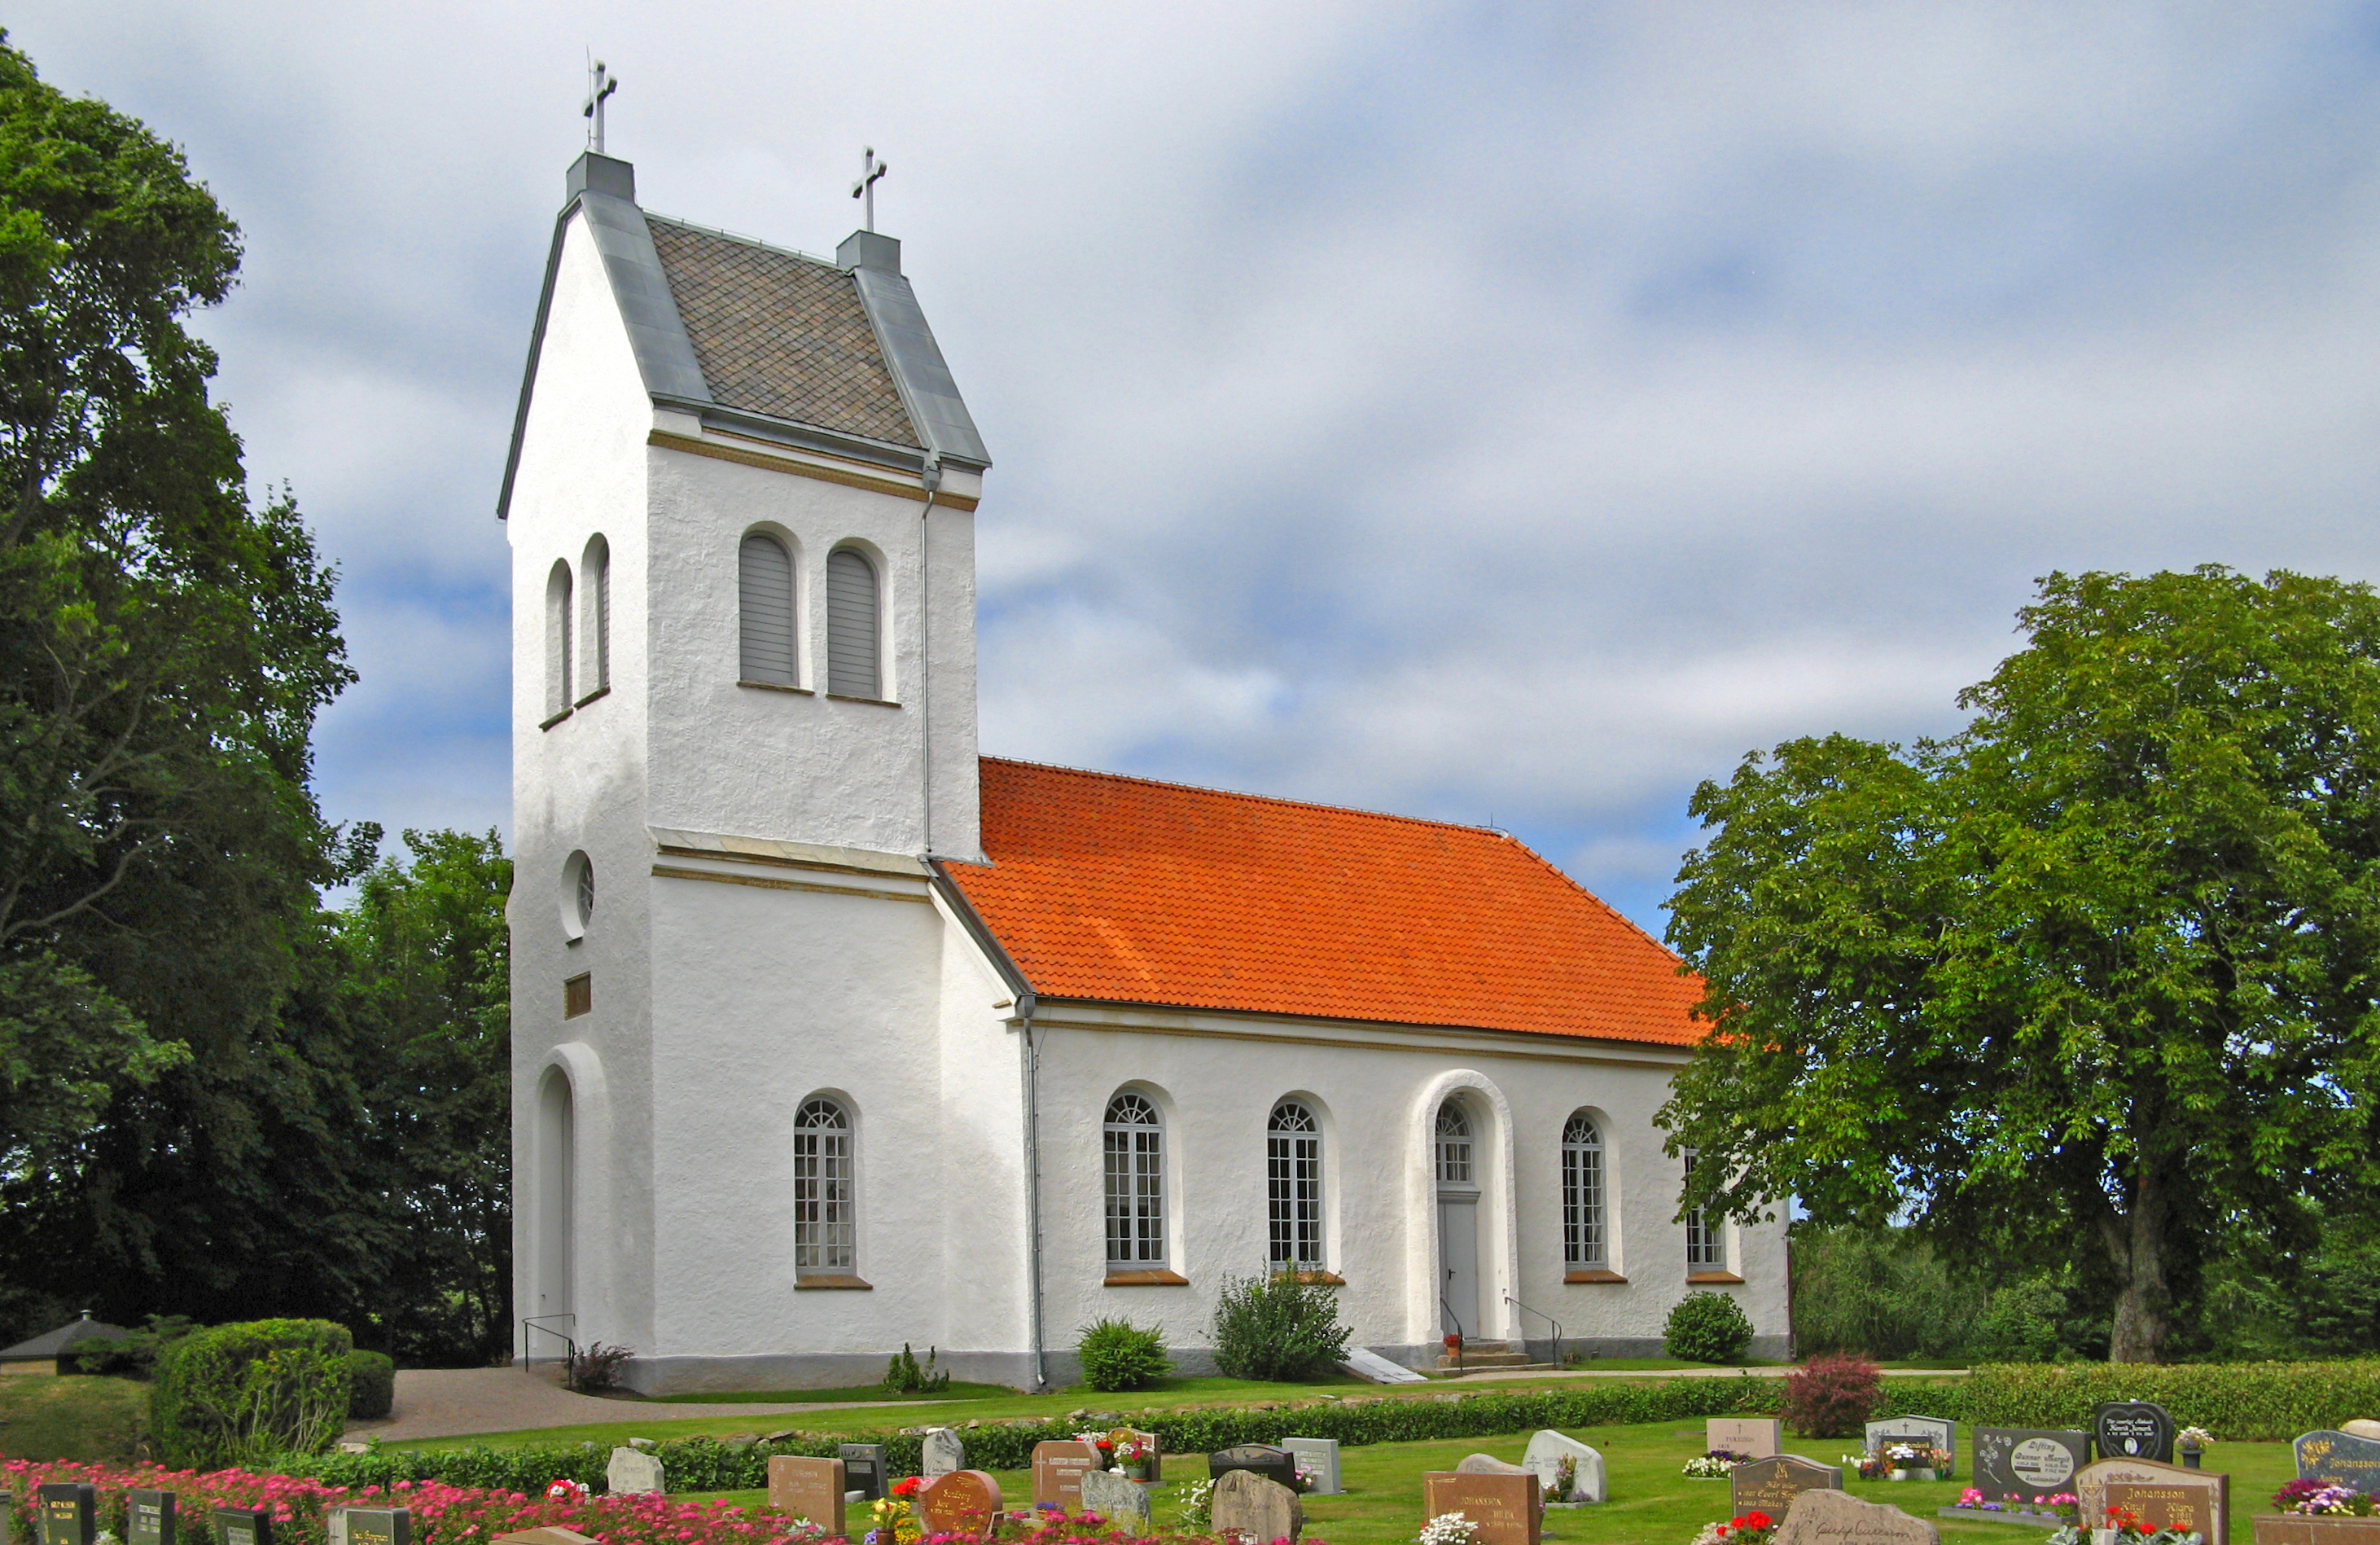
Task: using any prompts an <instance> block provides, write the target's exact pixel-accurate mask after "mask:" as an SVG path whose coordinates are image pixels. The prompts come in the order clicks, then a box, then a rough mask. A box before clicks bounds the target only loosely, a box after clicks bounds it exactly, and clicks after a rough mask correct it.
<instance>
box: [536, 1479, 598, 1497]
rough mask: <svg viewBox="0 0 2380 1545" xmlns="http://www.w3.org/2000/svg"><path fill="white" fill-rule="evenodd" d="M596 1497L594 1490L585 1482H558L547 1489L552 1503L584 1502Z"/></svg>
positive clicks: (546, 1492)
mask: <svg viewBox="0 0 2380 1545" xmlns="http://www.w3.org/2000/svg"><path fill="white" fill-rule="evenodd" d="M592 1495H594V1488H592V1487H590V1486H589V1485H588V1484H587V1483H586V1482H585V1481H583V1480H557V1481H555V1482H554V1483H553V1485H551V1486H549V1487H547V1488H546V1489H545V1500H546V1501H547V1502H585V1501H586V1500H587V1499H588V1498H589V1497H590V1496H592Z"/></svg>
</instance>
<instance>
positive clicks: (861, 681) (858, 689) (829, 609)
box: [826, 547, 884, 698]
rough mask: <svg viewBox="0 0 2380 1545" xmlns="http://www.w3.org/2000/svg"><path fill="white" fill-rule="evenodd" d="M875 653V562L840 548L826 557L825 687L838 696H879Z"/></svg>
mask: <svg viewBox="0 0 2380 1545" xmlns="http://www.w3.org/2000/svg"><path fill="white" fill-rule="evenodd" d="M876 656H877V623H876V566H875V565H874V564H871V563H869V562H868V558H867V556H866V554H860V553H855V552H853V551H852V550H851V549H850V548H848V547H844V548H839V549H837V550H836V551H835V552H833V553H831V554H828V555H827V560H826V689H827V690H828V691H829V692H832V693H833V694H834V695H835V696H836V697H838V698H881V697H882V696H883V695H884V692H883V677H882V674H881V673H880V671H879V669H878V665H877V658H876Z"/></svg>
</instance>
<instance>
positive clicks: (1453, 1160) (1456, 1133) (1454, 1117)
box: [1438, 1100, 1478, 1186]
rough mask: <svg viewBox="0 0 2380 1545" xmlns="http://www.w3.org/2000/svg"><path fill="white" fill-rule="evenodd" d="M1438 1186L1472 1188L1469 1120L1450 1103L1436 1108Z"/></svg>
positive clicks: (1457, 1106) (1460, 1110)
mask: <svg viewBox="0 0 2380 1545" xmlns="http://www.w3.org/2000/svg"><path fill="white" fill-rule="evenodd" d="M1438 1183H1439V1185H1440V1186H1475V1185H1477V1184H1478V1182H1477V1181H1475V1179H1473V1178H1472V1168H1471V1118H1470V1117H1469V1116H1468V1115H1466V1114H1464V1113H1463V1107H1462V1106H1460V1105H1458V1104H1456V1103H1455V1102H1454V1101H1451V1100H1450V1101H1446V1103H1444V1104H1442V1105H1440V1106H1439V1108H1438Z"/></svg>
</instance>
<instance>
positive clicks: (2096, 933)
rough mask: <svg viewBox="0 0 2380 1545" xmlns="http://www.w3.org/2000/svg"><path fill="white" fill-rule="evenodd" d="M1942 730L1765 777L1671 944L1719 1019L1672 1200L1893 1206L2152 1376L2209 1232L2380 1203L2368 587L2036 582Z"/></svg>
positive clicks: (1727, 1205) (1754, 770)
mask: <svg viewBox="0 0 2380 1545" xmlns="http://www.w3.org/2000/svg"><path fill="white" fill-rule="evenodd" d="M2019 615H2020V621H2021V624H2022V629H2023V631H2024V633H2025V634H2026V635H2027V642H2026V644H2025V647H2024V648H2023V649H2022V650H2021V651H2019V652H2018V653H2016V654H2014V655H2012V656H2011V657H2010V658H2009V659H2008V660H2006V661H2004V662H2003V663H2001V665H2000V667H1999V668H1998V671H1997V672H1995V673H1994V674H1993V675H1992V676H1991V678H1990V679H1989V680H1987V681H1985V682H1984V683H1982V684H1981V685H1979V686H1977V687H1972V688H1970V689H1968V691H1967V692H1965V693H1964V694H1963V695H1962V696H1961V706H1962V707H1964V708H1967V709H1969V710H1971V711H1972V712H1973V719H1972V721H1971V722H1970V724H1968V726H1967V728H1966V729H1965V730H1964V731H1963V732H1961V734H1959V735H1957V736H1953V737H1951V738H1950V739H1948V740H1944V741H1939V742H1931V741H1929V742H1922V743H1920V744H1919V745H1917V746H1916V747H1914V748H1910V749H1906V750H1904V749H1903V748H1900V747H1896V746H1886V745H1877V744H1873V743H1869V742H1864V741H1860V740H1855V739H1852V738H1849V737H1846V736H1828V737H1826V738H1823V739H1804V740H1797V741H1793V742H1791V743H1789V744H1787V745H1784V746H1780V747H1779V748H1777V749H1776V751H1775V752H1774V753H1772V754H1771V755H1770V756H1767V757H1762V756H1760V755H1758V754H1755V755H1753V756H1751V757H1748V758H1747V759H1746V760H1745V761H1744V762H1743V766H1742V767H1740V768H1739V769H1738V770H1737V772H1736V773H1735V775H1734V776H1733V778H1732V779H1731V780H1730V781H1729V782H1728V783H1727V784H1725V785H1719V784H1716V783H1710V784H1705V785H1703V786H1702V787H1701V788H1700V789H1698V790H1697V791H1696V792H1695V795H1694V803H1693V809H1694V813H1695V814H1696V815H1698V816H1700V817H1701V818H1702V820H1703V821H1704V823H1705V826H1706V832H1707V834H1708V835H1707V840H1706V843H1705V845H1703V846H1702V847H1701V848H1699V849H1697V850H1696V851H1694V852H1693V853H1690V854H1689V855H1688V856H1687V858H1686V861H1685V865H1684V868H1683V870H1682V871H1681V874H1680V876H1679V880H1680V885H1679V889H1678V892H1677V894H1676V895H1675V896H1674V897H1673V898H1672V901H1671V904H1670V905H1671V909H1672V920H1671V923H1670V940H1671V942H1672V943H1675V944H1677V945H1678V947H1679V948H1680V949H1681V951H1682V953H1683V954H1684V955H1686V957H1687V959H1688V961H1689V963H1690V964H1691V966H1692V967H1694V969H1697V970H1699V971H1700V972H1701V973H1702V974H1703V976H1704V978H1705V979H1706V982H1707V983H1708V992H1707V994H1706V997H1705V999H1704V1001H1703V1012H1704V1014H1705V1015H1706V1016H1707V1017H1709V1018H1710V1019H1711V1020H1713V1021H1714V1028H1713V1033H1712V1034H1711V1035H1710V1036H1708V1037H1707V1038H1706V1040H1705V1041H1704V1042H1703V1044H1702V1045H1701V1046H1700V1047H1699V1048H1698V1049H1697V1052H1696V1053H1695V1056H1694V1060H1693V1062H1692V1063H1691V1064H1690V1065H1689V1066H1688V1068H1687V1069H1686V1070H1685V1071H1684V1072H1683V1073H1682V1075H1681V1077H1679V1079H1678V1080H1677V1082H1676V1085H1675V1087H1674V1090H1673V1095H1672V1099H1671V1101H1670V1104H1669V1105H1668V1106H1667V1107H1665V1108H1664V1111H1663V1113H1662V1117H1661V1119H1662V1121H1663V1123H1664V1125H1667V1126H1668V1127H1669V1129H1670V1133H1671V1137H1670V1145H1671V1149H1672V1151H1676V1150H1680V1149H1682V1147H1683V1146H1685V1144H1686V1142H1687V1140H1688V1137H1689V1136H1690V1137H1691V1140H1692V1144H1693V1146H1694V1148H1695V1150H1697V1152H1698V1155H1699V1160H1700V1162H1697V1163H1696V1164H1695V1165H1694V1171H1693V1174H1692V1177H1691V1179H1690V1181H1689V1183H1688V1186H1687V1189H1686V1193H1685V1195H1684V1198H1683V1205H1684V1206H1688V1207H1693V1206H1708V1207H1712V1208H1715V1209H1718V1210H1724V1211H1726V1212H1729V1213H1730V1214H1732V1215H1734V1216H1737V1217H1739V1218H1751V1217H1754V1216H1757V1215H1759V1214H1761V1213H1762V1212H1763V1211H1765V1210H1769V1209H1772V1208H1773V1207H1774V1205H1775V1204H1776V1203H1777V1202H1778V1201H1779V1199H1780V1198H1784V1197H1787V1196H1789V1195H1790V1196H1797V1197H1799V1198H1802V1200H1803V1204H1804V1205H1805V1206H1806V1207H1807V1208H1808V1210H1809V1211H1810V1212H1811V1214H1812V1215H1813V1216H1814V1217H1815V1218H1817V1219H1818V1220H1819V1221H1820V1222H1821V1223H1852V1222H1864V1223H1883V1222H1885V1221H1887V1220H1888V1219H1890V1218H1892V1217H1893V1216H1895V1215H1897V1214H1900V1213H1901V1212H1902V1211H1903V1210H1907V1212H1908V1213H1909V1214H1910V1215H1911V1216H1912V1217H1913V1221H1914V1224H1915V1226H1916V1227H1917V1228H1918V1229H1919V1230H1920V1232H1921V1233H1923V1234H1924V1235H1925V1237H1926V1238H1927V1239H1928V1240H1929V1241H1930V1242H1931V1243H1932V1245H1933V1246H1934V1247H1935V1249H1936V1250H1937V1252H1939V1253H1940V1254H1941V1255H1942V1256H1943V1258H1944V1259H1946V1260H1948V1261H1949V1262H1950V1263H1951V1264H1952V1265H1954V1266H1961V1265H1963V1266H1968V1267H1981V1266H1983V1265H1985V1264H1986V1263H1993V1264H1996V1265H1997V1266H1998V1268H1999V1269H2000V1270H2002V1271H2026V1270H2031V1269H2055V1268H2058V1267H2061V1266H2067V1265H2070V1266H2072V1267H2073V1268H2074V1269H2075V1271H2077V1272H2078V1274H2079V1276H2080V1277H2081V1279H2082V1280H2083V1283H2085V1285H2086V1287H2088V1288H2090V1289H2091V1290H2093V1291H2096V1292H2099V1293H2101V1294H2104V1296H2105V1300H2106V1301H2107V1302H2109V1303H2111V1304H2112V1306H2113V1330H2112V1334H2111V1340H2110V1350H2109V1355H2110V1356H2111V1357H2112V1358H2113V1359H2114V1360H2117V1361H2141V1360H2154V1359H2155V1358H2156V1357H2157V1356H2158V1355H2159V1353H2160V1351H2161V1349H2162V1348H2163V1347H2164V1346H2165V1344H2166V1340H2167V1336H2168V1331H2169V1329H2170V1328H2171V1326H2172V1324H2173V1322H2174V1318H2175V1315H2176V1312H2177V1306H2178V1305H2181V1306H2186V1304H2187V1302H2188V1300H2189V1299H2190V1298H2191V1296H2192V1294H2193V1293H2194V1292H2195V1290H2196V1288H2197V1285H2198V1282H2199V1277H2200V1274H2201V1271H2202V1269H2203V1267H2204V1263H2205V1261H2206V1259H2207V1258H2208V1256H2209V1254H2210V1252H2211V1251H2213V1250H2214V1249H2215V1248H2216V1247H2217V1246H2218V1244H2219V1242H2220V1240H2221V1239H2222V1237H2223V1236H2224V1235H2225V1234H2226V1232H2227V1231H2230V1230H2240V1229H2245V1230H2251V1231H2263V1232H2266V1233H2269V1234H2272V1235H2275V1236H2276V1237H2278V1238H2284V1239H2287V1238H2289V1237H2290V1236H2292V1235H2299V1236H2301V1235H2302V1234H2303V1231H2304V1229H2305V1227H2306V1222H2305V1220H2306V1210H2305V1209H2304V1208H2303V1207H2302V1206H2301V1205H2300V1202H2301V1197H2303V1196H2306V1195H2311V1196H2312V1197H2313V1199H2314V1200H2315V1201H2316V1202H2317V1203H2318V1204H2320V1205H2322V1206H2325V1207H2331V1206H2334V1205H2335V1206H2338V1207H2339V1208H2349V1207H2351V1206H2354V1205H2365V1206H2368V1205H2369V1204H2368V1199H2367V1198H2369V1196H2370V1195H2371V1190H2370V1187H2371V1186H2372V1185H2373V1183H2374V1181H2375V1180H2380V1124H2376V1123H2375V1121H2374V1103H2373V1096H2374V1092H2375V1089H2374V1084H2375V1076H2380V1014H2375V1009H2376V1008H2380V1005H2375V1001H2374V991H2375V978H2374V971H2373V964H2372V963H2373V961H2374V958H2375V948H2374V946H2375V944H2376V943H2380V906H2375V897H2376V894H2380V864H2375V857H2380V854H2376V853H2375V849H2380V781H2375V773H2380V762H2375V759H2380V598H2375V596H2374V592H2373V591H2372V590H2370V589H2369V588H2368V587H2365V586H2362V585H2355V584H2348V583H2344V582H2340V581H2337V580H2330V579H2320V578H2303V577H2300V576H2297V575H2291V574H2285V573H2276V574H2273V575H2271V576H2269V577H2268V578H2265V580H2263V581H2261V582H2259V581H2257V580H2254V579H2252V578H2247V577H2244V576H2240V575H2238V574H2234V573H2231V572H2229V571H2228V570H2225V569H2222V568H2217V567H2208V568H2202V569H2199V570H2197V571H2195V572H2192V573H2189V574H2171V573H2165V574H2155V575H2151V576H2148V577H2146V578H2131V577H2127V576H2121V575H2109V574H2085V575H2082V576H2079V577H2067V576H2063V575H2055V576H2052V577H2051V578H2048V579H2046V580H2045V581H2044V582H2043V584H2042V588H2041V590H2040V593H2039V595H2038V597H2037V599H2036V600H2035V602H2034V604H2032V605H2030V606H2028V607H2027V608H2025V609H2024V610H2023V611H2022V613H2021V614H2019Z"/></svg>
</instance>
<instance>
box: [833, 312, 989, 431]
mask: <svg viewBox="0 0 2380 1545" xmlns="http://www.w3.org/2000/svg"><path fill="white" fill-rule="evenodd" d="M851 274H852V277H853V279H854V280H855V281H856V283H857V284H858V286H859V303H860V306H861V308H862V309H863V310H866V311H867V312H868V325H869V326H871V327H873V328H875V329H876V342H877V345H878V347H880V348H882V349H883V351H884V364H885V368H886V369H887V370H888V371H890V372H891V373H892V386H893V389H894V390H895V391H897V392H899V393H900V394H901V406H902V407H903V408H905V409H906V410H907V412H908V415H909V422H910V424H911V426H912V427H914V428H915V429H916V430H917V437H918V438H919V439H920V440H923V441H924V442H925V443H926V448H927V449H928V450H930V451H932V452H933V453H934V454H935V455H936V456H939V457H940V458H941V459H942V460H944V461H948V462H953V463H955V464H957V465H959V466H962V467H968V468H974V469H976V470H977V471H981V470H982V469H984V468H988V467H990V465H991V453H990V452H989V451H987V450H985V449H984V447H983V436H981V435H980V434H978V433H977V432H976V427H975V418H974V416H973V415H971V414H970V413H968V412H967V406H966V403H965V400H964V399H962V398H961V397H960V395H959V386H958V382H957V381H956V380H955V379H954V378H953V376H952V375H951V368H950V366H949V365H948V364H947V363H946V362H945V361H944V360H943V359H942V348H941V345H940V344H938V343H936V342H935V341H934V330H933V329H932V328H930V327H929V326H928V325H926V312H925V310H924V308H922V307H920V306H919V305H918V304H917V291H915V290H914V289H911V288H910V287H909V281H908V280H907V278H905V277H904V276H903V275H902V274H898V273H889V272H887V271H885V270H883V269H880V268H871V267H859V268H855V269H853V270H852V271H851Z"/></svg>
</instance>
